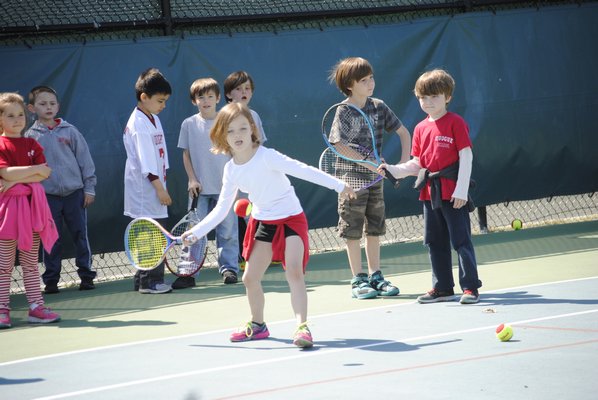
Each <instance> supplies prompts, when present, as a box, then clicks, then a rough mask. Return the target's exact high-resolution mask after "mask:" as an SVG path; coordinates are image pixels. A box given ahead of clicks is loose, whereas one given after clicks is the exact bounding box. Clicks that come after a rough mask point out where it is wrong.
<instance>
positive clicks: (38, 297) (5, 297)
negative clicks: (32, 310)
mask: <svg viewBox="0 0 598 400" xmlns="http://www.w3.org/2000/svg"><path fill="white" fill-rule="evenodd" d="M38 249H39V235H38V234H37V233H34V234H33V246H32V247H31V250H29V251H22V250H19V261H20V264H21V270H22V271H23V282H24V284H25V294H26V296H27V301H28V302H29V304H33V303H36V304H38V305H43V304H44V299H43V297H42V291H41V288H40V281H39V280H40V278H39V269H38V264H37V262H38ZM16 252H17V241H16V240H0V309H2V308H4V309H10V307H9V305H10V281H11V279H12V270H13V268H14V265H15V257H16Z"/></svg>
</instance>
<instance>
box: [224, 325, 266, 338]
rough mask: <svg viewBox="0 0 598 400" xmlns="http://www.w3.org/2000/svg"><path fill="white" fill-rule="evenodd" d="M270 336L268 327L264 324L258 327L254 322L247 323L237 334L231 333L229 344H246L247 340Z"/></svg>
mask: <svg viewBox="0 0 598 400" xmlns="http://www.w3.org/2000/svg"><path fill="white" fill-rule="evenodd" d="M268 336H270V332H269V331H268V327H267V326H266V324H265V323H264V324H263V325H261V326H260V325H258V324H256V323H255V322H248V323H247V325H245V327H244V328H241V329H239V330H238V331H237V332H233V333H231V335H230V341H231V342H247V341H249V340H260V339H265V338H267V337H268Z"/></svg>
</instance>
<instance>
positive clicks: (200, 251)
mask: <svg viewBox="0 0 598 400" xmlns="http://www.w3.org/2000/svg"><path fill="white" fill-rule="evenodd" d="M197 200H198V196H194V197H193V199H192V201H191V207H190V209H189V212H188V213H187V215H185V216H184V217H183V218H181V220H180V221H179V222H177V223H176V225H175V226H174V227H173V228H172V229H171V231H170V232H171V233H172V235H174V236H175V237H180V236H181V235H182V234H183V233H184V232H185V231H188V230H189V229H191V228H192V227H193V226H194V225H196V224H197V223H198V222H199V221H200V218H199V215H198V214H197ZM173 253H174V255H175V256H176V257H173V259H171V260H170V262H168V263H167V264H166V266H167V267H168V269H169V270H170V272H172V273H173V274H174V275H176V276H191V275H194V274H195V273H196V272H197V271H199V270H200V269H201V267H203V264H204V262H205V260H206V256H207V253H208V237H207V236H204V237H203V238H200V239H198V240H197V241H195V242H194V243H193V244H192V245H190V246H187V245H185V244H183V243H180V244H179V243H177V244H175V245H174V251H173ZM171 265H172V267H171Z"/></svg>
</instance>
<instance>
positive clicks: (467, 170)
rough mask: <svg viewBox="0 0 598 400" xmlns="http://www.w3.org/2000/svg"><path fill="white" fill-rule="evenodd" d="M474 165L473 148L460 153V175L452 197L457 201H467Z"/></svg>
mask: <svg viewBox="0 0 598 400" xmlns="http://www.w3.org/2000/svg"><path fill="white" fill-rule="evenodd" d="M472 164H473V152H472V151H471V147H466V148H464V149H462V150H461V151H459V173H458V176H457V187H456V188H455V191H454V192H453V196H452V197H454V198H456V199H461V200H467V192H468V190H469V180H470V178H471V166H472Z"/></svg>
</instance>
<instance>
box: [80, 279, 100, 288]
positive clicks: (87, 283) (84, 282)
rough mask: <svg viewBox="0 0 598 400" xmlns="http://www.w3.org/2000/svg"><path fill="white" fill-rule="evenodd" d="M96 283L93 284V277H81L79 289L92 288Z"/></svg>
mask: <svg viewBox="0 0 598 400" xmlns="http://www.w3.org/2000/svg"><path fill="white" fill-rule="evenodd" d="M95 288H96V285H94V284H93V279H81V283H80V284H79V290H93V289H95Z"/></svg>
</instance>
